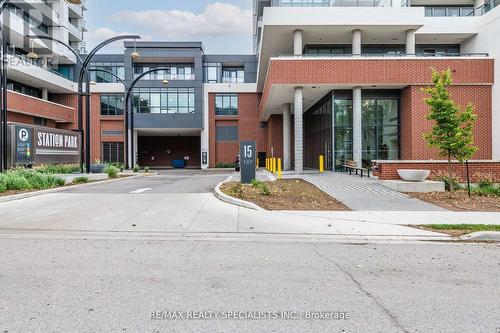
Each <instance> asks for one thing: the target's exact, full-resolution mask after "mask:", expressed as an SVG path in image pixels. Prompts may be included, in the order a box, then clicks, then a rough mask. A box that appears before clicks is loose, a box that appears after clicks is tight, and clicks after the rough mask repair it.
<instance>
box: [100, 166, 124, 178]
mask: <svg viewBox="0 0 500 333" xmlns="http://www.w3.org/2000/svg"><path fill="white" fill-rule="evenodd" d="M103 171H104V172H105V173H107V174H108V177H109V178H116V177H118V172H120V169H118V168H117V167H115V166H112V165H108V166H107V167H106V168H104V170H103Z"/></svg>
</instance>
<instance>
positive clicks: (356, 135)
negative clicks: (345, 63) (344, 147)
mask: <svg viewBox="0 0 500 333" xmlns="http://www.w3.org/2000/svg"><path fill="white" fill-rule="evenodd" d="M362 140H363V128H362V126H361V87H354V88H353V89H352V152H353V160H354V161H355V162H356V163H357V165H358V166H361V162H362V156H363V153H362V143H363V141H362Z"/></svg>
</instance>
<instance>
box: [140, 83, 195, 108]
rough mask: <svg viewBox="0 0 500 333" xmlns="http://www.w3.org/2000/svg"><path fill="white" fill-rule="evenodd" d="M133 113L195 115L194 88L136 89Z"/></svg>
mask: <svg viewBox="0 0 500 333" xmlns="http://www.w3.org/2000/svg"><path fill="white" fill-rule="evenodd" d="M133 101H134V112H140V113H195V110H196V105H195V94H194V88H137V89H135V90H134V95H133Z"/></svg>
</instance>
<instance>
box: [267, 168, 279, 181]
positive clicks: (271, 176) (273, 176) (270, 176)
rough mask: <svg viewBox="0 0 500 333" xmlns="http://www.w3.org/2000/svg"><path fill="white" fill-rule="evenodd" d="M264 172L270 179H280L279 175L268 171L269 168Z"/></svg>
mask: <svg viewBox="0 0 500 333" xmlns="http://www.w3.org/2000/svg"><path fill="white" fill-rule="evenodd" d="M264 174H265V175H266V176H267V178H269V180H270V181H272V182H274V181H276V180H278V177H276V176H275V175H274V174H272V173H271V172H269V171H267V170H264Z"/></svg>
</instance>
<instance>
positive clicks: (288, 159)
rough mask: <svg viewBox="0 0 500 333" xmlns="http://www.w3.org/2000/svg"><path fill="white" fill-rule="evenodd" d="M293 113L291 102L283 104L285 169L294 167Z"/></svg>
mask: <svg viewBox="0 0 500 333" xmlns="http://www.w3.org/2000/svg"><path fill="white" fill-rule="evenodd" d="M291 119H292V116H291V113H290V104H284V105H283V169H284V170H290V169H291V168H292V144H291V141H292V138H291V134H292V133H291V132H292V131H291V126H292V124H291Z"/></svg>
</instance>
